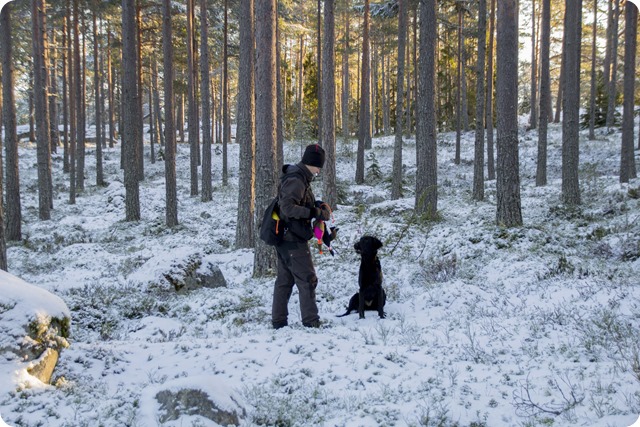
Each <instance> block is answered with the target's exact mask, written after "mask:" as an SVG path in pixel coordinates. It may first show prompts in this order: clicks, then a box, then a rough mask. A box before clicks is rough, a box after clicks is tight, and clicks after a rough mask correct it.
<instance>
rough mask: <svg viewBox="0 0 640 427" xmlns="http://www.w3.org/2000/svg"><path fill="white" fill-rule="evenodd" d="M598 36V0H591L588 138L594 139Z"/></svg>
mask: <svg viewBox="0 0 640 427" xmlns="http://www.w3.org/2000/svg"><path fill="white" fill-rule="evenodd" d="M597 38H598V1H597V0H593V32H592V36H591V93H590V96H589V139H590V140H592V141H593V140H594V139H596V131H595V128H596V88H597V85H598V81H597V79H596V48H597Z"/></svg>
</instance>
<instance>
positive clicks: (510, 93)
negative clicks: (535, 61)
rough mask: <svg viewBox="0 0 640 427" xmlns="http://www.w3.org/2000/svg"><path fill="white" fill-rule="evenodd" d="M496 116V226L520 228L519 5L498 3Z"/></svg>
mask: <svg viewBox="0 0 640 427" xmlns="http://www.w3.org/2000/svg"><path fill="white" fill-rule="evenodd" d="M496 21H497V32H498V34H497V44H498V53H497V68H498V69H497V78H496V96H497V103H496V110H497V111H496V113H497V117H498V141H497V146H498V156H497V170H496V172H497V181H496V192H497V205H498V206H497V212H496V220H497V223H498V225H500V226H504V227H515V226H519V225H522V212H521V202H520V165H519V160H518V1H517V0H500V1H498V16H497V20H496Z"/></svg>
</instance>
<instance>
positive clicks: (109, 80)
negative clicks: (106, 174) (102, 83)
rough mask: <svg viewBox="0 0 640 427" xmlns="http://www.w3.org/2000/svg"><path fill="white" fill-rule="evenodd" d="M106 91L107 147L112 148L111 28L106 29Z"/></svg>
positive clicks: (114, 134) (113, 129) (113, 120)
mask: <svg viewBox="0 0 640 427" xmlns="http://www.w3.org/2000/svg"><path fill="white" fill-rule="evenodd" d="M107 92H108V93H109V110H108V112H107V119H108V121H109V148H113V144H114V141H115V139H116V120H115V100H116V95H115V87H114V81H113V64H112V63H111V29H108V30H107Z"/></svg>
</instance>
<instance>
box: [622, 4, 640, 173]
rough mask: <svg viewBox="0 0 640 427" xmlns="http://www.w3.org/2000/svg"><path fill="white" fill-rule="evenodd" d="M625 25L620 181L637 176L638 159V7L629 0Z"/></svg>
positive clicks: (626, 7) (626, 6)
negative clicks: (636, 125) (635, 115)
mask: <svg viewBox="0 0 640 427" xmlns="http://www.w3.org/2000/svg"><path fill="white" fill-rule="evenodd" d="M624 9H625V16H624V18H625V27H624V105H623V116H622V148H621V150H620V182H623V183H626V182H629V179H631V178H636V177H637V174H636V161H635V158H634V154H633V145H634V132H635V118H634V114H633V113H634V112H633V107H634V99H635V71H636V44H637V43H636V40H637V35H638V8H637V7H636V6H635V5H633V4H631V3H630V2H627V3H626V5H625V7H624Z"/></svg>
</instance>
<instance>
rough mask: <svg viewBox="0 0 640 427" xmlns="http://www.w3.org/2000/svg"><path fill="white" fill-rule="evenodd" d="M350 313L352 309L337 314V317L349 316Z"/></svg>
mask: <svg viewBox="0 0 640 427" xmlns="http://www.w3.org/2000/svg"><path fill="white" fill-rule="evenodd" d="M350 314H351V310H347V312H346V313H344V314H336V317H344V316H348V315H350Z"/></svg>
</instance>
